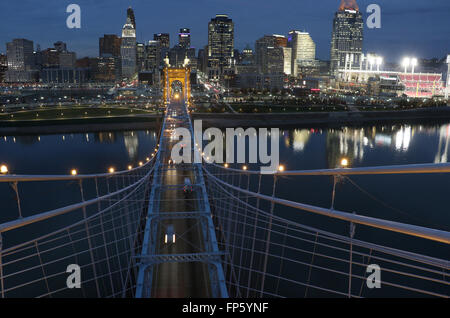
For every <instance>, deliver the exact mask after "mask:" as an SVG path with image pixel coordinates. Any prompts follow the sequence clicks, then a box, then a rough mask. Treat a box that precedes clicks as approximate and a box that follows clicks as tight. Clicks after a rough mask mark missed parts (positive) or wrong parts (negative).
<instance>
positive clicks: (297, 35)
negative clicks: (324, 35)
mask: <svg viewBox="0 0 450 318" xmlns="http://www.w3.org/2000/svg"><path fill="white" fill-rule="evenodd" d="M288 44H289V47H290V48H291V49H292V52H291V54H292V59H291V63H292V64H291V75H292V76H298V65H301V66H307V65H310V64H314V62H315V59H316V44H315V43H314V41H313V40H312V38H311V36H310V35H309V33H308V32H301V31H296V30H293V31H291V32H289V38H288Z"/></svg>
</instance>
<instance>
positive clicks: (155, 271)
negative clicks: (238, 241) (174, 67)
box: [136, 102, 217, 298]
mask: <svg viewBox="0 0 450 318" xmlns="http://www.w3.org/2000/svg"><path fill="white" fill-rule="evenodd" d="M178 127H183V128H186V129H190V127H191V124H190V118H189V116H188V113H187V110H186V107H185V106H184V104H183V103H181V102H180V103H171V104H169V105H168V107H167V113H166V116H165V120H164V125H163V128H162V133H161V139H160V149H159V153H158V157H157V161H156V166H155V176H154V180H153V186H152V194H151V196H150V203H149V220H150V221H149V222H148V224H147V228H148V229H147V232H148V233H147V235H146V237H145V238H144V244H143V252H142V255H141V263H143V264H145V265H144V266H142V267H141V270H140V277H139V279H138V288H137V293H136V296H137V297H164V298H170V297H178V298H179V297H212V296H214V295H215V296H217V294H214V292H213V291H212V290H211V289H212V287H211V286H214V285H215V284H217V282H211V266H209V265H210V262H208V257H206V258H203V259H202V258H200V257H198V256H199V255H202V256H204V255H208V253H211V249H210V248H209V246H210V236H211V235H210V233H208V229H207V228H208V222H207V221H205V216H206V218H208V217H209V215H208V214H207V213H208V211H205V206H209V205H207V204H206V205H205V202H203V201H204V200H205V199H206V198H207V197H206V195H205V193H202V192H203V191H205V189H204V187H201V186H199V184H200V183H201V182H203V180H202V178H201V177H200V176H199V174H201V173H202V172H201V169H198V168H197V167H196V166H195V165H194V164H185V163H182V164H173V163H172V162H171V161H170V159H171V149H172V146H173V145H174V144H175V143H177V142H178V140H175V139H172V138H171V136H172V132H173V131H174V129H175V128H178ZM191 144H192V143H191ZM187 146H188V145H187ZM190 151H191V152H192V151H193V149H190ZM185 178H189V179H190V181H191V183H192V188H193V191H192V193H189V192H184V190H183V187H184V180H185ZM206 200H207V199H206ZM172 214H173V217H172ZM172 229H173V232H172ZM172 233H173V234H175V243H172V242H171V239H170V237H169V238H168V241H167V242H166V235H167V234H169V236H170V235H171V234H172ZM214 241H215V239H214ZM155 256H158V257H157V258H158V260H159V261H155ZM177 256H178V257H177ZM188 256H190V257H188ZM146 259H147V261H145V260H146ZM148 259H151V260H152V261H150V262H149V261H148ZM211 259H213V255H212V254H211ZM174 260H178V261H174ZM143 269H144V271H145V273H144V272H142V270H143ZM213 279H215V278H213Z"/></svg>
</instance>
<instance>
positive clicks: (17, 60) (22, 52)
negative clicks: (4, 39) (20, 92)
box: [5, 39, 38, 83]
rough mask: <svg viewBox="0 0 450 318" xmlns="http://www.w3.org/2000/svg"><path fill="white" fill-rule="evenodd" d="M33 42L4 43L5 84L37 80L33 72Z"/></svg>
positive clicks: (15, 40)
mask: <svg viewBox="0 0 450 318" xmlns="http://www.w3.org/2000/svg"><path fill="white" fill-rule="evenodd" d="M33 49H34V44H33V41H29V40H26V39H14V40H13V41H12V42H9V43H6V55H7V62H8V70H7V71H6V73H5V82H10V83H11V82H34V81H36V80H37V78H38V72H36V71H35V68H36V64H35V56H34V52H33Z"/></svg>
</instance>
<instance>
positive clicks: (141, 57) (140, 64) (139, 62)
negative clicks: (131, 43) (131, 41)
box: [136, 43, 145, 72]
mask: <svg viewBox="0 0 450 318" xmlns="http://www.w3.org/2000/svg"><path fill="white" fill-rule="evenodd" d="M144 68H145V45H144V43H137V44H136V71H137V72H140V71H142V70H144Z"/></svg>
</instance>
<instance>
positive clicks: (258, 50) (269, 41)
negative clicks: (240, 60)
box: [255, 35, 275, 73]
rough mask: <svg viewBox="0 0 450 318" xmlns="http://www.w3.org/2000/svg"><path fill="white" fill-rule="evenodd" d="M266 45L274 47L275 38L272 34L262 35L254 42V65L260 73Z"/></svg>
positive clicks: (263, 66)
mask: <svg viewBox="0 0 450 318" xmlns="http://www.w3.org/2000/svg"><path fill="white" fill-rule="evenodd" d="M268 47H275V38H274V37H273V36H272V35H264V36H263V37H262V38H260V39H258V40H256V42H255V54H256V66H257V67H258V70H259V72H260V73H264V69H265V64H266V63H265V61H264V60H265V58H264V57H265V54H266V53H265V52H266V50H267V48H268Z"/></svg>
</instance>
